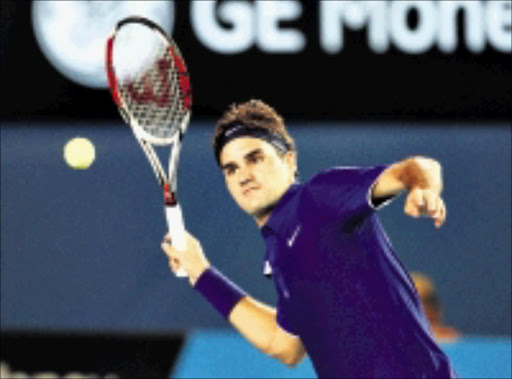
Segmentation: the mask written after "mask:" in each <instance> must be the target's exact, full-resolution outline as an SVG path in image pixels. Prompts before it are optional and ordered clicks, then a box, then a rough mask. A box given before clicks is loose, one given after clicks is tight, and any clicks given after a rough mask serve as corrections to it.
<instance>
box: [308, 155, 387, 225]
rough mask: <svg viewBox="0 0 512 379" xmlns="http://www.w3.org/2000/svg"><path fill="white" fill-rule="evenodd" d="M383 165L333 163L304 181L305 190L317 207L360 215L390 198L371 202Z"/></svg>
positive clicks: (343, 214) (340, 215) (342, 215)
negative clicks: (362, 165)
mask: <svg viewBox="0 0 512 379" xmlns="http://www.w3.org/2000/svg"><path fill="white" fill-rule="evenodd" d="M387 167H388V166H387V165H380V166H373V167H335V168H332V169H329V170H325V171H322V172H321V173H319V174H318V175H316V176H315V177H313V178H312V179H311V180H310V181H309V182H308V185H307V188H308V193H309V195H310V197H311V200H312V201H313V202H314V203H315V205H316V206H317V207H318V208H319V210H321V211H322V212H325V213H326V214H331V215H333V216H334V217H337V218H346V219H353V218H357V219H361V218H364V217H366V216H369V215H370V214H371V213H373V212H374V211H375V210H377V209H380V208H381V207H383V206H384V205H386V204H387V203H388V202H389V200H391V198H390V199H388V200H387V201H385V202H380V203H379V204H378V206H375V205H374V204H373V203H372V198H371V194H372V190H373V186H374V184H375V182H376V180H377V178H378V177H379V176H380V174H381V173H382V172H383V171H384V170H385V169H386V168H387Z"/></svg>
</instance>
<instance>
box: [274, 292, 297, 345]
mask: <svg viewBox="0 0 512 379" xmlns="http://www.w3.org/2000/svg"><path fill="white" fill-rule="evenodd" d="M288 312H289V309H287V307H286V303H285V301H283V299H281V298H279V300H278V301H277V324H278V325H279V327H280V328H281V329H283V330H284V331H285V332H287V333H289V334H293V335H295V336H297V337H298V336H299V332H298V331H297V328H296V327H295V326H294V325H293V322H292V320H291V317H290V316H291V315H290V314H289V313H288Z"/></svg>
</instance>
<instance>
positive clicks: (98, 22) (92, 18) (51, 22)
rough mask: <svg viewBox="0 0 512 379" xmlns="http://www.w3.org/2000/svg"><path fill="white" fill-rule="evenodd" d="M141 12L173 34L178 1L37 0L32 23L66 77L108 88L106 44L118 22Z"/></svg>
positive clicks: (47, 56) (89, 84)
mask: <svg viewBox="0 0 512 379" xmlns="http://www.w3.org/2000/svg"><path fill="white" fill-rule="evenodd" d="M133 15H138V16H142V17H146V18H148V19H151V20H152V21H154V22H155V23H157V24H158V25H159V26H160V27H162V28H163V29H164V30H165V31H166V32H167V33H169V34H172V29H173V26H174V1H34V2H33V3H32V26H33V28H34V34H35V36H36V40H37V42H38V44H39V46H40V47H41V50H42V51H43V53H44V55H45V56H46V58H47V59H48V60H49V61H50V62H51V64H52V65H53V66H54V67H55V68H56V69H57V70H58V71H59V72H60V73H61V74H63V75H64V76H65V77H66V78H68V79H70V80H72V81H73V82H76V83H79V84H82V85H84V86H87V87H94V88H106V87H107V76H106V73H105V44H106V42H107V38H108V37H109V35H110V33H112V31H113V29H114V26H115V25H116V23H117V22H118V21H119V20H121V19H122V18H124V17H127V16H133Z"/></svg>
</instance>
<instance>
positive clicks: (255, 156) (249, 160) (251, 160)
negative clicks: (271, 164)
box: [247, 154, 263, 163]
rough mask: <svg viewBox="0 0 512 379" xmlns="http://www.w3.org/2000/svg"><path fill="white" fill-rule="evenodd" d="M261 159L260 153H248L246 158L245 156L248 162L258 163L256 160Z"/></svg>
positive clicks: (259, 160)
mask: <svg viewBox="0 0 512 379" xmlns="http://www.w3.org/2000/svg"><path fill="white" fill-rule="evenodd" d="M262 160H263V156H262V155H261V154H258V155H250V156H249V157H248V158H247V161H248V162H249V163H258V162H261V161H262Z"/></svg>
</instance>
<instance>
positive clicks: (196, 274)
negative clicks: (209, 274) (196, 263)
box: [189, 263, 210, 287]
mask: <svg viewBox="0 0 512 379" xmlns="http://www.w3.org/2000/svg"><path fill="white" fill-rule="evenodd" d="M209 268H210V264H209V263H206V264H205V265H204V266H202V267H201V268H199V269H198V270H197V271H196V272H194V273H190V274H189V282H190V285H191V286H192V287H194V286H195V285H196V283H197V280H198V279H199V278H200V277H201V275H203V274H204V272H205V271H206V270H208V269H209Z"/></svg>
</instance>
